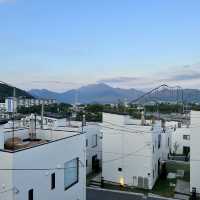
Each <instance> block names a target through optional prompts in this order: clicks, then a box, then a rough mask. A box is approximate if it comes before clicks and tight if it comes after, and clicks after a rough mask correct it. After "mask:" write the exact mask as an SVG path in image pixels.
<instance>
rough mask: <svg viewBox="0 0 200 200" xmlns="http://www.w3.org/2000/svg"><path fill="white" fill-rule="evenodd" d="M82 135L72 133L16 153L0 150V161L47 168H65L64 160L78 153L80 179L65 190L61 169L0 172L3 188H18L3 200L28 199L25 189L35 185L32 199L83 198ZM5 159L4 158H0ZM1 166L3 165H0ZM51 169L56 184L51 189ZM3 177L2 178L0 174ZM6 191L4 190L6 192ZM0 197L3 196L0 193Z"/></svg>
mask: <svg viewBox="0 0 200 200" xmlns="http://www.w3.org/2000/svg"><path fill="white" fill-rule="evenodd" d="M85 151H86V149H85V136H84V135H80V136H75V137H71V138H68V139H63V140H60V141H56V142H52V143H49V144H46V145H41V146H38V147H34V148H31V149H27V150H22V151H19V152H16V153H13V154H11V153H4V152H0V162H1V163H3V164H4V165H5V167H7V168H25V169H32V168H34V169H41V168H42V169H45V168H47V169H49V168H51V169H52V168H57V167H61V168H64V163H65V162H67V161H70V160H72V159H74V158H77V157H79V159H80V163H79V166H80V168H79V183H77V184H76V185H74V186H73V187H71V188H69V189H68V190H66V191H65V189H64V170H63V169H61V170H47V171H41V170H39V171H26V170H25V171H24V170H23V171H12V180H11V178H9V177H10V172H6V177H5V175H3V172H1V171H0V172H1V174H0V185H2V184H6V188H5V190H6V189H8V188H12V187H16V188H17V189H18V190H19V193H18V194H15V195H14V198H9V197H8V196H3V197H5V198H4V200H27V197H28V191H29V190H30V189H34V200H55V199H59V200H66V199H70V200H77V199H80V200H85V198H86V197H85V196H86V195H85V192H86V191H85V189H86V188H85V187H86V169H85V167H84V166H85V165H84V164H85ZM2 161H4V162H2ZM1 166H2V165H1ZM51 173H56V188H55V189H54V190H51ZM2 177H3V178H2ZM5 195H6V193H5ZM0 199H3V198H2V196H1V194H0Z"/></svg>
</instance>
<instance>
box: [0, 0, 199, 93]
mask: <svg viewBox="0 0 200 200" xmlns="http://www.w3.org/2000/svg"><path fill="white" fill-rule="evenodd" d="M199 10H200V1H199V0H189V1H188V0H167V1H164V0H137V1H136V0H0V69H1V72H0V80H3V81H8V82H10V83H12V84H17V85H19V86H20V87H23V88H31V87H34V88H37V87H38V88H43V87H45V88H49V89H53V90H60V91H61V90H65V89H69V88H72V87H78V86H79V85H82V84H87V83H93V82H96V81H99V80H102V79H106V80H107V79H110V78H112V80H113V78H118V77H123V78H126V77H129V78H133V77H138V76H139V77H153V76H154V74H159V73H160V74H161V76H162V72H163V71H166V69H167V68H168V67H170V70H172V71H173V68H174V67H178V68H179V71H181V69H180V66H183V65H192V64H196V63H199V62H200V12H199ZM196 69H197V67H196ZM151 75H152V76H151ZM199 78H200V77H199ZM124 87H129V85H128V83H127V85H126V86H124ZM130 87H134V85H130Z"/></svg>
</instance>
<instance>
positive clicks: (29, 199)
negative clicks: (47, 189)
mask: <svg viewBox="0 0 200 200" xmlns="http://www.w3.org/2000/svg"><path fill="white" fill-rule="evenodd" d="M28 200H33V189H31V190H29V191H28Z"/></svg>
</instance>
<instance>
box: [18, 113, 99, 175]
mask: <svg viewBox="0 0 200 200" xmlns="http://www.w3.org/2000/svg"><path fill="white" fill-rule="evenodd" d="M30 119H32V123H34V120H35V116H34V115H31V116H29V117H26V118H25V119H22V121H21V125H20V126H25V127H29V126H30ZM36 121H37V126H38V127H41V116H36ZM52 125H53V127H52ZM43 128H44V129H52V128H53V129H56V130H64V131H75V132H76V131H78V132H82V131H83V132H84V134H85V136H86V140H85V144H86V166H87V174H90V173H92V172H93V171H95V170H98V168H99V170H100V168H101V161H102V131H101V125H100V123H97V122H86V123H85V124H84V126H82V122H80V121H68V120H67V119H55V118H49V117H43Z"/></svg>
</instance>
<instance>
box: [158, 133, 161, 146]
mask: <svg viewBox="0 0 200 200" xmlns="http://www.w3.org/2000/svg"><path fill="white" fill-rule="evenodd" d="M160 147H161V135H158V149H160Z"/></svg>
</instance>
